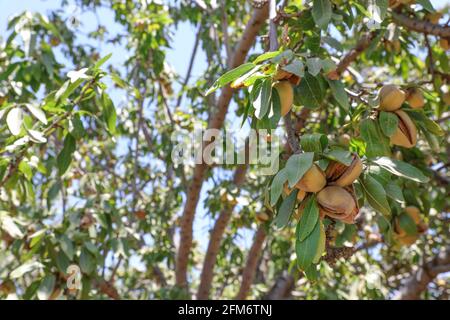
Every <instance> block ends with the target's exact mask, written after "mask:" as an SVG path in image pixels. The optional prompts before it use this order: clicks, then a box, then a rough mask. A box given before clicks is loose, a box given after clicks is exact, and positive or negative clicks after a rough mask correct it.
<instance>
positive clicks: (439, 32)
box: [392, 12, 450, 38]
mask: <svg viewBox="0 0 450 320" xmlns="http://www.w3.org/2000/svg"><path fill="white" fill-rule="evenodd" d="M392 18H393V19H394V22H395V23H396V24H398V25H401V26H403V27H405V28H407V29H409V30H413V31H416V32H420V33H424V34H432V35H434V36H438V37H441V38H449V37H450V27H449V26H444V25H439V24H434V23H431V22H428V21H422V20H417V19H413V18H409V17H407V16H404V15H402V14H400V13H395V12H393V13H392Z"/></svg>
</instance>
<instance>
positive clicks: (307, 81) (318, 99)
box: [295, 72, 323, 109]
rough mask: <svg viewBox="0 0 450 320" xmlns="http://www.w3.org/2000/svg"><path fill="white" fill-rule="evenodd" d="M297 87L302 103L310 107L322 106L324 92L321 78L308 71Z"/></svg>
mask: <svg viewBox="0 0 450 320" xmlns="http://www.w3.org/2000/svg"><path fill="white" fill-rule="evenodd" d="M296 89H297V90H296V91H295V92H296V94H297V96H298V100H299V102H300V104H301V105H303V106H305V107H306V108H309V109H315V108H318V107H320V104H321V103H322V100H323V93H322V90H321V87H320V83H319V80H317V78H316V77H313V76H312V75H310V74H309V73H308V72H306V73H305V76H304V77H303V78H302V81H301V82H300V85H298V86H297V87H296Z"/></svg>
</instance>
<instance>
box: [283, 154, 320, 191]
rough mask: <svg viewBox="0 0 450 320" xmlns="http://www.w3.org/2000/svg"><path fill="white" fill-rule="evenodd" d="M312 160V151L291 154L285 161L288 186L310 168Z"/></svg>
mask: <svg viewBox="0 0 450 320" xmlns="http://www.w3.org/2000/svg"><path fill="white" fill-rule="evenodd" d="M313 160H314V153H313V152H305V153H301V154H294V155H292V156H291V157H290V158H289V160H288V161H287V163H286V171H287V177H288V181H289V187H290V188H292V187H293V186H294V185H295V184H296V183H297V182H298V181H299V180H300V179H301V178H302V177H303V175H304V174H305V173H306V171H308V170H309V168H311V166H312V164H313Z"/></svg>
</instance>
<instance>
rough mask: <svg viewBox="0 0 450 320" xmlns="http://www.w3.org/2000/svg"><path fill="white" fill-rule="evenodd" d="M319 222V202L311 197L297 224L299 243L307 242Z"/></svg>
mask: <svg viewBox="0 0 450 320" xmlns="http://www.w3.org/2000/svg"><path fill="white" fill-rule="evenodd" d="M318 220H319V207H318V206H317V201H316V198H315V197H310V198H309V199H308V202H307V203H306V206H305V209H304V210H303V214H302V216H301V218H300V221H299V223H298V224H297V229H296V238H297V240H298V241H303V240H305V239H306V238H307V237H308V236H309V235H310V234H311V232H312V231H313V230H314V227H315V226H316V224H317V221H318Z"/></svg>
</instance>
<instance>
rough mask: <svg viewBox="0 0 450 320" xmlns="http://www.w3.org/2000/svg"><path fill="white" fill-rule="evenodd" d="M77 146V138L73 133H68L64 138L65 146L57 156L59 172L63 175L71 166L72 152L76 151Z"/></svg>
mask: <svg viewBox="0 0 450 320" xmlns="http://www.w3.org/2000/svg"><path fill="white" fill-rule="evenodd" d="M75 148H76V143H75V138H74V137H73V136H72V135H71V134H68V135H67V136H66V138H65V139H64V147H63V148H62V150H61V152H60V153H59V154H58V157H57V158H56V162H57V165H58V173H59V175H60V176H62V175H63V174H64V173H65V172H66V171H67V169H68V168H69V165H70V163H71V162H72V154H73V153H74V151H75Z"/></svg>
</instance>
